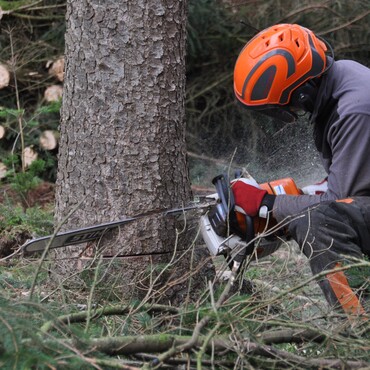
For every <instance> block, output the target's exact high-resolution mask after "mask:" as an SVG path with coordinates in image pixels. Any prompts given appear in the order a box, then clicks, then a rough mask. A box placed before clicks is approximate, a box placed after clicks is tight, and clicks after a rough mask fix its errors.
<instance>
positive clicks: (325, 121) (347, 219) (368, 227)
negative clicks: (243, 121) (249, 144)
mask: <svg viewBox="0 0 370 370" xmlns="http://www.w3.org/2000/svg"><path fill="white" fill-rule="evenodd" d="M327 46H329V45H328V44H326V43H325V42H324V41H323V40H321V39H319V38H318V37H317V36H315V34H314V33H313V32H312V31H310V30H309V29H307V28H304V27H301V26H299V25H296V24H279V25H276V26H273V27H270V28H268V29H266V30H264V31H262V32H260V33H259V34H257V35H256V36H255V37H254V38H253V39H252V40H251V41H250V42H248V43H247V45H246V46H245V47H244V49H243V50H242V51H241V53H240V55H239V57H238V59H237V61H236V65H235V70H234V91H235V95H236V97H237V99H238V100H239V101H240V102H241V103H242V104H243V105H244V106H245V107H246V108H249V109H253V110H256V111H260V112H262V113H266V114H268V115H270V116H273V117H276V118H278V119H280V120H282V121H285V122H293V121H294V120H295V119H296V118H297V112H298V111H304V112H308V113H309V114H310V115H311V117H310V121H311V122H312V124H313V125H314V133H315V143H316V147H317V149H318V151H319V152H320V154H321V157H322V160H323V165H324V168H325V170H326V172H327V174H328V177H327V190H326V192H324V193H322V194H317V195H316V194H313V195H301V196H289V195H279V196H273V195H269V194H266V191H264V190H262V189H259V188H256V187H254V186H252V185H251V184H249V183H248V182H247V181H244V180H242V179H241V180H238V181H236V182H234V183H233V184H232V190H233V193H234V197H235V204H236V206H237V208H238V209H239V210H240V209H242V210H243V211H244V212H246V213H247V214H249V215H250V216H258V215H259V211H260V209H261V207H262V206H267V207H268V209H269V210H270V211H272V216H273V217H274V218H275V219H276V220H277V221H278V222H280V221H282V220H284V219H286V218H289V217H290V218H291V222H290V224H289V227H288V229H289V233H290V234H291V235H292V237H293V238H294V239H295V240H296V241H297V242H298V243H299V245H300V246H301V248H302V250H303V252H304V254H305V255H306V256H307V257H308V258H309V259H310V266H311V270H312V272H313V274H315V275H316V274H320V273H322V274H321V275H323V276H322V277H321V278H320V281H319V285H320V287H321V289H322V291H323V293H324V295H325V297H326V299H327V301H328V302H329V303H330V304H331V305H333V306H339V307H341V308H342V309H343V310H344V311H345V312H346V313H347V314H348V315H351V316H352V315H357V314H364V313H365V310H364V308H363V305H362V304H361V300H360V299H359V298H358V295H356V293H359V292H358V291H355V290H354V289H352V288H351V286H350V283H349V282H348V279H347V276H348V273H347V272H345V270H343V268H342V267H343V266H344V262H345V261H346V260H348V257H355V258H358V259H362V258H363V256H364V255H367V256H370V97H369V86H370V69H368V68H367V67H365V66H363V65H361V64H359V63H357V62H354V61H349V60H342V61H334V56H333V52H332V49H331V48H330V46H329V49H330V51H331V54H332V55H331V56H327V55H326V52H327V49H328V47H327ZM299 214H300V215H301V217H297V215H299ZM346 257H347V258H346ZM335 268H337V269H336V270H334V271H333V269H335ZM328 270H332V271H331V272H330V273H325V271H328ZM365 278H366V277H365ZM367 278H368V277H367Z"/></svg>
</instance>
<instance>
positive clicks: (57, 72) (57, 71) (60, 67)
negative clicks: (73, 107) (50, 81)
mask: <svg viewBox="0 0 370 370" xmlns="http://www.w3.org/2000/svg"><path fill="white" fill-rule="evenodd" d="M47 67H48V65H47ZM49 74H50V75H52V76H54V77H56V78H57V80H58V81H60V82H63V80H64V58H63V57H62V58H59V59H57V60H56V61H54V62H51V67H50V69H49Z"/></svg>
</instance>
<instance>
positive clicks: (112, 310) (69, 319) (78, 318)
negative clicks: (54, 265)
mask: <svg viewBox="0 0 370 370" xmlns="http://www.w3.org/2000/svg"><path fill="white" fill-rule="evenodd" d="M142 308H143V309H144V310H146V311H147V312H164V313H170V314H172V315H176V314H178V313H179V309H177V308H176V307H172V306H165V305H159V304H151V305H144V306H143V307H142ZM131 310H132V308H131V307H130V306H128V305H126V306H123V305H122V304H120V305H117V306H111V307H103V308H99V309H96V310H95V311H94V314H93V315H91V312H89V311H83V312H76V313H70V314H67V315H62V316H59V317H57V318H56V319H55V320H50V321H47V322H46V323H44V324H43V325H42V327H41V328H40V331H41V332H43V333H47V332H48V331H49V330H50V329H51V328H52V327H53V326H55V325H56V324H58V323H61V324H66V323H79V322H84V321H86V320H87V318H88V316H90V320H91V319H96V318H98V317H103V316H113V315H125V314H127V313H129V312H130V311H131Z"/></svg>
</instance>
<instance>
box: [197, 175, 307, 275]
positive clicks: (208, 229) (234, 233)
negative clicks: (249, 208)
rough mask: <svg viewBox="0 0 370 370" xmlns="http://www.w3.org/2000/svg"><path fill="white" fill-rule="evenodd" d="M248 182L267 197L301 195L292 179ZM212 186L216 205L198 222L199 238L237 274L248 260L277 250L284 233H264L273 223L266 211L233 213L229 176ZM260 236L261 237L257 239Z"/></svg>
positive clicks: (219, 179) (236, 177)
mask: <svg viewBox="0 0 370 370" xmlns="http://www.w3.org/2000/svg"><path fill="white" fill-rule="evenodd" d="M238 178H240V174H238V173H237V174H236V175H235V179H238ZM250 181H251V182H252V183H253V182H254V183H255V185H256V186H259V187H260V188H262V189H264V190H266V191H267V193H268V194H272V195H281V194H287V195H301V194H302V191H301V190H300V189H298V187H297V186H296V184H295V182H294V180H293V179H291V178H283V179H279V180H274V181H271V182H265V183H263V184H260V185H258V184H257V183H256V182H255V180H254V179H251V180H250ZM212 182H213V184H214V185H215V187H216V190H217V193H216V194H215V195H213V196H214V197H215V199H216V200H217V203H216V205H215V206H214V207H212V209H211V210H210V211H209V212H207V213H205V214H204V215H202V216H201V217H200V222H199V223H200V232H201V235H202V237H203V240H204V242H205V244H206V246H207V248H208V250H209V252H210V254H211V255H213V256H218V255H223V256H225V258H226V259H227V260H228V261H231V263H229V266H230V268H231V270H233V271H234V272H237V271H238V270H239V269H240V267H241V265H242V263H243V262H244V261H245V259H246V257H247V256H249V257H250V258H251V260H253V259H260V258H263V257H266V256H269V255H270V254H272V253H274V252H275V251H276V250H277V249H278V248H279V247H280V245H281V243H282V238H283V237H285V233H284V232H282V231H281V230H279V228H277V229H276V231H275V232H274V233H272V235H271V234H268V233H266V232H267V231H268V229H269V227H272V226H274V224H275V223H276V222H275V221H274V219H273V218H272V217H271V215H270V214H269V212H268V209H267V207H265V206H264V207H262V208H261V209H260V212H259V216H257V217H251V216H249V215H246V214H241V213H239V212H237V211H236V210H235V209H234V208H235V202H234V197H233V193H232V191H231V188H230V180H229V178H228V176H227V175H219V176H217V177H215V178H214V179H213V180H212ZM243 218H244V220H243ZM240 225H244V226H242V227H241V226H240ZM264 233H265V234H264ZM259 235H262V237H258V236H259ZM263 235H266V236H265V237H264V236H263ZM277 236H279V238H277Z"/></svg>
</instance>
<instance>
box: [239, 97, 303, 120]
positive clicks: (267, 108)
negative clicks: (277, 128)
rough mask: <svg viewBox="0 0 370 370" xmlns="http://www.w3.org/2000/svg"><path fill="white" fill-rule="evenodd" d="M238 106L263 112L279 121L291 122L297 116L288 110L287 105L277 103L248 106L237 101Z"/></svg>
mask: <svg viewBox="0 0 370 370" xmlns="http://www.w3.org/2000/svg"><path fill="white" fill-rule="evenodd" d="M238 103H239V104H240V106H242V107H243V108H244V109H249V110H253V111H256V112H259V113H263V114H265V115H266V116H269V117H272V118H276V119H278V120H279V121H282V122H285V123H293V122H295V121H296V120H297V118H298V116H297V115H296V114H295V113H294V112H292V111H291V110H290V108H289V107H288V106H282V105H281V106H279V105H260V106H254V107H251V106H248V105H245V104H243V103H242V102H240V101H238Z"/></svg>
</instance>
